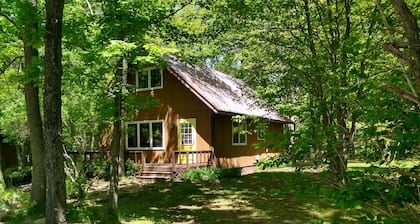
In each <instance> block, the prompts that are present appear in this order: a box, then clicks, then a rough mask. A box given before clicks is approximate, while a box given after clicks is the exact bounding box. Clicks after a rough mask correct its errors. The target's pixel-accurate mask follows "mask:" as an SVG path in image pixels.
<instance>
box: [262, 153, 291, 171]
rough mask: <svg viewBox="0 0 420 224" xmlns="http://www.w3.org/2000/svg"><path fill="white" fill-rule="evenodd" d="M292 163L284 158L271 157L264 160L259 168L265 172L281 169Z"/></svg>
mask: <svg viewBox="0 0 420 224" xmlns="http://www.w3.org/2000/svg"><path fill="white" fill-rule="evenodd" d="M289 163H290V161H289V160H288V159H286V158H284V157H281V156H276V157H270V158H267V159H264V160H261V161H260V162H258V163H257V167H258V168H260V169H262V170H265V169H267V168H279V167H283V166H286V165H288V164H289Z"/></svg>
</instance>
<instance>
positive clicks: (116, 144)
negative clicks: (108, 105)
mask: <svg viewBox="0 0 420 224" xmlns="http://www.w3.org/2000/svg"><path fill="white" fill-rule="evenodd" d="M121 72H122V71H121V70H120V69H119V68H118V69H117V71H116V72H115V76H114V86H115V87H114V88H115V92H114V129H113V133H112V144H111V170H110V172H111V179H110V181H109V191H108V210H109V215H110V218H111V219H112V220H111V221H112V222H114V223H118V220H119V218H118V161H119V153H120V148H121V104H122V96H121V94H122V91H121V88H122V73H121Z"/></svg>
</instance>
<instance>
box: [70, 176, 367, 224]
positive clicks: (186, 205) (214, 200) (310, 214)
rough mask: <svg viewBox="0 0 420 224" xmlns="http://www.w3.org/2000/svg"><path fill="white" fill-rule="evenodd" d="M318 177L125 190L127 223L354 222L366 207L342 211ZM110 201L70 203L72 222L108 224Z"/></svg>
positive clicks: (98, 196) (95, 198) (94, 197)
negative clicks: (325, 191)
mask: <svg viewBox="0 0 420 224" xmlns="http://www.w3.org/2000/svg"><path fill="white" fill-rule="evenodd" d="M322 185H323V184H322V183H320V182H319V181H318V174H313V173H294V172H260V173H255V174H251V175H247V176H243V177H240V178H232V179H222V180H221V181H220V183H207V184H199V183H182V182H159V183H154V184H147V185H143V186H127V187H123V188H122V190H121V192H120V201H119V206H120V207H119V208H120V211H121V214H120V215H121V218H122V220H123V222H124V223H324V222H327V223H351V222H356V221H357V218H358V217H361V216H365V215H366V210H365V209H362V208H352V209H342V208H338V207H337V206H336V205H335V201H334V200H332V199H329V198H327V197H326V196H324V195H323V194H322V189H323V188H322ZM105 205H106V197H105V195H104V194H103V193H101V192H96V193H94V194H90V195H89V196H88V199H87V200H85V201H83V202H72V203H70V204H69V205H68V208H69V209H68V220H69V221H70V222H95V223H106V217H107V215H106V214H107V213H106V207H105Z"/></svg>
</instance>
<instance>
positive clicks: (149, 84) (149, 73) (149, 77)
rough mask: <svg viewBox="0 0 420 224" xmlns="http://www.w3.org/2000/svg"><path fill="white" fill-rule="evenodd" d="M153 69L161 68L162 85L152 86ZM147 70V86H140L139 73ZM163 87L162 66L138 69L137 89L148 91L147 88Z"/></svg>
mask: <svg viewBox="0 0 420 224" xmlns="http://www.w3.org/2000/svg"><path fill="white" fill-rule="evenodd" d="M152 70H159V72H160V86H155V87H152ZM144 71H147V88H139V74H141V73H142V72H144ZM162 88H163V69H161V68H146V69H142V70H139V71H136V90H137V91H146V90H155V89H162Z"/></svg>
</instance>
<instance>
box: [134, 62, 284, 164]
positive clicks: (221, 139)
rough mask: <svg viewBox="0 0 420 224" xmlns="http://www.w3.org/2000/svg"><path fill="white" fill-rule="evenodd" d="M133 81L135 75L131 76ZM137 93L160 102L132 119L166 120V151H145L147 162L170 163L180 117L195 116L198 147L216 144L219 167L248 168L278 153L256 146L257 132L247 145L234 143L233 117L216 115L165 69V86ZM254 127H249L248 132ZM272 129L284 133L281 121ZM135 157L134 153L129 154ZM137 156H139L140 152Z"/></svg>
mask: <svg viewBox="0 0 420 224" xmlns="http://www.w3.org/2000/svg"><path fill="white" fill-rule="evenodd" d="M128 80H129V82H130V83H132V84H134V83H135V77H134V76H133V75H131V76H130V75H129V77H128ZM137 94H143V95H148V96H153V97H156V98H157V99H159V102H160V103H159V105H156V106H154V107H153V108H150V109H147V110H144V111H141V112H140V113H138V114H137V115H136V116H134V118H133V121H142V120H164V129H165V131H164V133H165V134H164V135H165V136H164V138H165V145H164V148H165V149H166V150H153V151H152V150H150V151H145V154H146V161H147V162H153V163H168V162H170V158H171V154H172V151H173V150H177V149H178V132H177V121H178V119H180V118H185V119H186V118H195V119H196V131H197V150H198V151H199V150H208V149H210V148H211V147H212V146H214V149H215V153H216V158H217V159H216V164H217V165H218V166H220V167H245V166H251V165H253V164H254V163H255V161H256V158H257V155H259V158H260V160H261V159H264V158H266V157H267V156H268V155H273V154H277V152H275V151H274V150H269V151H268V152H267V153H266V150H265V149H258V150H257V149H255V148H254V147H253V146H252V144H254V143H257V142H261V141H259V140H257V134H256V133H254V132H253V133H252V134H249V135H248V136H247V145H246V146H233V145H232V120H231V116H228V115H215V114H214V113H213V112H212V111H211V110H210V109H209V108H208V107H207V106H206V105H205V104H204V103H203V102H201V101H200V100H199V99H198V98H197V97H196V96H195V95H194V94H193V93H192V92H191V91H190V90H188V89H187V88H186V87H185V86H184V85H183V84H182V83H181V82H180V81H179V80H178V79H177V78H176V77H175V76H173V75H172V74H171V73H169V72H168V71H167V70H164V78H163V88H162V89H157V90H152V91H141V92H138V93H137ZM253 129H255V128H254V127H248V130H249V131H252V130H253ZM269 131H275V132H278V133H281V132H282V124H279V123H271V124H270V127H269ZM128 156H129V157H130V158H132V159H134V154H129V155H128ZM137 159H139V156H138V155H137Z"/></svg>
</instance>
